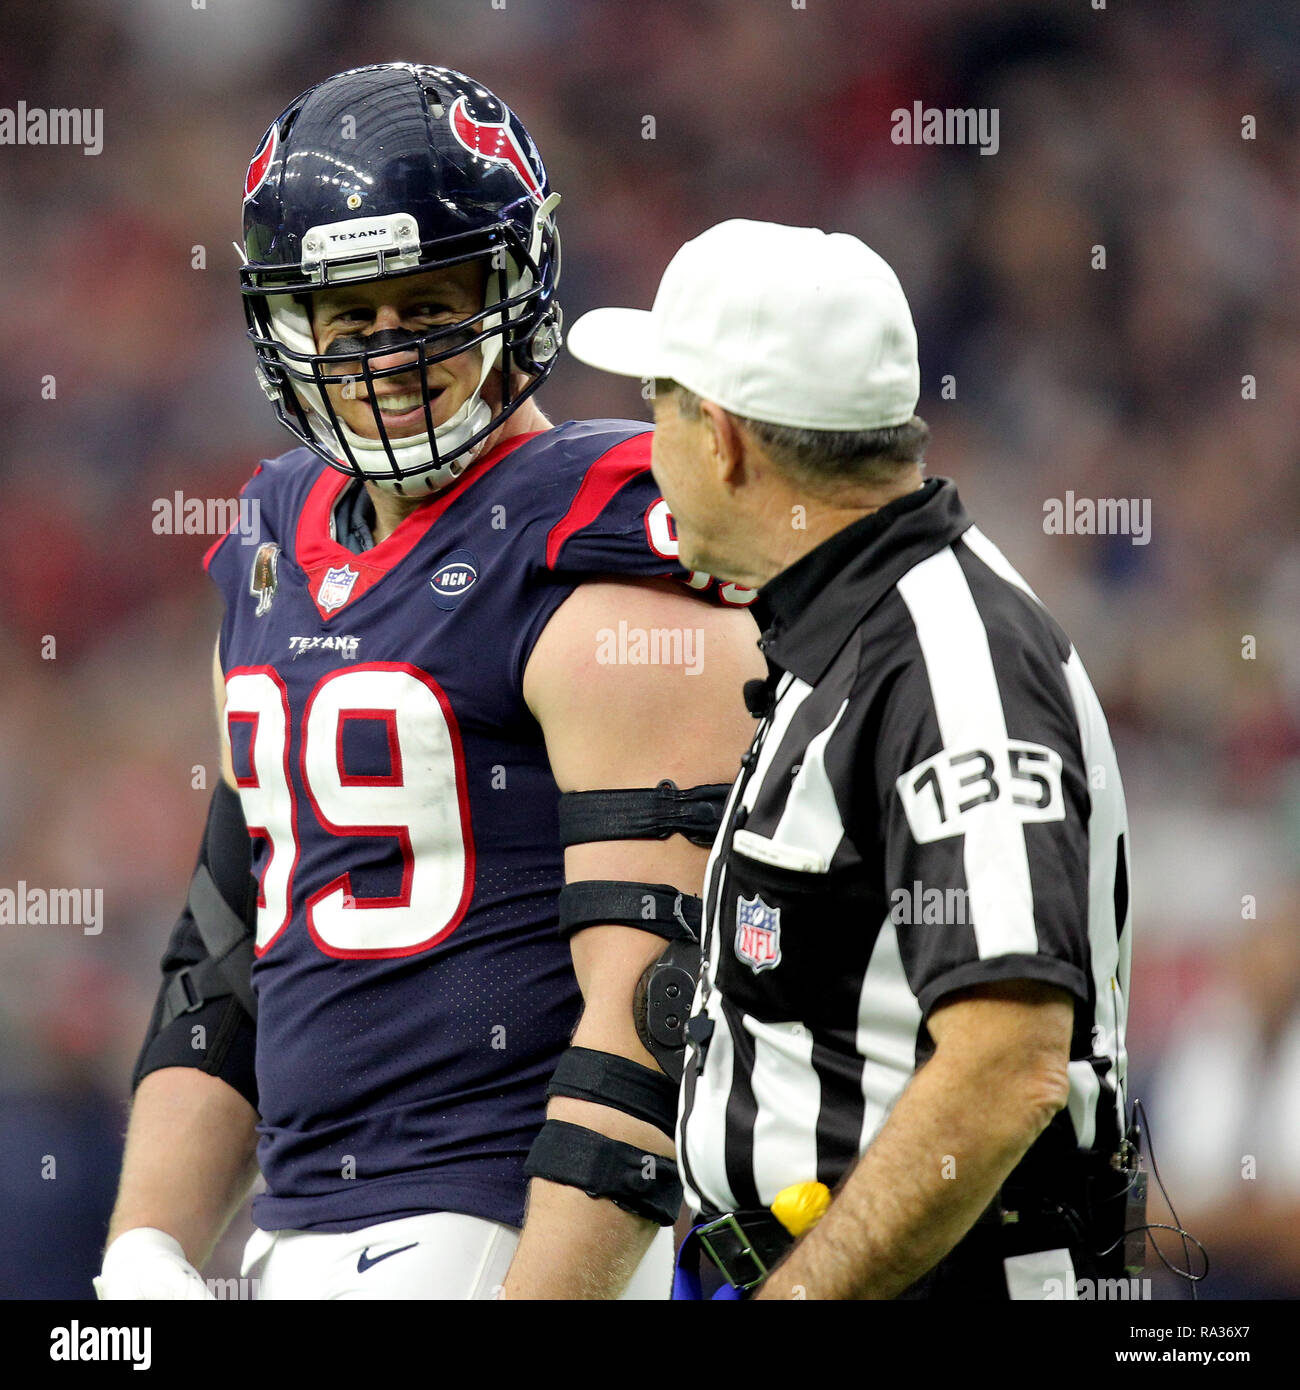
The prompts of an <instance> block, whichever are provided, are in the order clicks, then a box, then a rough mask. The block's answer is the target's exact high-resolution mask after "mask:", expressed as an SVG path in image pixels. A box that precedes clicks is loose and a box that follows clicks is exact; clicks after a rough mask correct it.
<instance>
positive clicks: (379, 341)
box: [321, 324, 480, 366]
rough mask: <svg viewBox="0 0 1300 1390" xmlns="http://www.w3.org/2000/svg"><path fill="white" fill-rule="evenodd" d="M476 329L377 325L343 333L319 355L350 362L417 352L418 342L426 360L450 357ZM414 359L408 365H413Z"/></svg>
mask: <svg viewBox="0 0 1300 1390" xmlns="http://www.w3.org/2000/svg"><path fill="white" fill-rule="evenodd" d="M479 331H480V330H479V329H478V328H460V327H458V326H457V325H455V324H447V325H446V326H445V327H444V326H436V327H434V328H431V329H429V331H428V332H427V333H416V334H411V333H405V332H403V331H402V330H401V329H400V328H380V329H378V330H376V331H375V332H374V333H345V334H343V335H341V336H340V337H338V338H335V339H334V341H333V342H332V343H331V344H330V345H329V346H328V347H327V348H326V349H325V351H324V352H323V353H322V354H321V356H322V357H341V358H345V359H347V358H351V359H352V360H353V361H356V360H358V359H359V358H361V357H362V356H365V355H367V354H369V355H370V356H372V357H373V356H374V355H375V354H380V355H385V354H388V353H393V352H402V351H407V352H414V353H418V352H419V350H420V344H421V343H423V344H424V345H425V360H426V361H433V360H436V359H440V358H443V357H448V356H452V355H454V354H455V353H457V352H459V351H461V350H462V349H463V348H464V346H465V344H466V343H468V342H469V341H470V340H471V339H472V338H474V337H475V336H476V335H477V333H478V332H479ZM415 365H416V364H415V363H414V362H412V363H411V366H415Z"/></svg>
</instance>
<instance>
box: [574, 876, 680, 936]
mask: <svg viewBox="0 0 1300 1390" xmlns="http://www.w3.org/2000/svg"><path fill="white" fill-rule="evenodd" d="M559 907H560V933H561V935H563V936H571V935H572V934H573V933H574V932H576V931H581V930H582V928H583V927H599V926H614V927H637V928H639V929H640V930H641V931H648V932H653V933H654V934H655V935H656V936H662V937H663V938H664V940H665V941H677V940H686V941H698V940H699V936H700V922H701V919H702V916H703V911H704V904H703V903H702V902H701V901H700V899H699V898H696V897H693V896H692V895H691V894H690V893H683V892H681V891H680V890H679V889H677V888H674V887H673V886H672V884H670V883H630V882H627V881H625V880H619V879H582V880H581V881H579V882H577V883H566V884H565V885H564V887H563V888H561V889H560V903H559Z"/></svg>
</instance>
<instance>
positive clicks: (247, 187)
mask: <svg viewBox="0 0 1300 1390" xmlns="http://www.w3.org/2000/svg"><path fill="white" fill-rule="evenodd" d="M279 148H280V127H279V124H278V123H277V124H276V125H273V126H272V127H271V129H270V130H268V131H267V132H266V139H265V140H263V141H262V145H261V148H260V149H259V150H258V152H257V153H256V154H255V155H254V156H253V162H252V163H251V164H250V165H249V166H248V173H247V174H246V175H245V177H244V201H245V202H248V200H249V199H250V198H251V197H253V196H254V194H256V192H257V190H258V189H259V188H261V186H262V185H263V184H264V183H265V182H266V176H267V174H268V173H269V172H270V170H271V162H272V160H274V159H275V152H276V150H278V149H279Z"/></svg>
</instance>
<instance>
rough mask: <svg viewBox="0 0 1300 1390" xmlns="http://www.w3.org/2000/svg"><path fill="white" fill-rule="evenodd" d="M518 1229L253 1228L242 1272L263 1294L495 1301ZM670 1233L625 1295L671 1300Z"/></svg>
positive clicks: (440, 1221)
mask: <svg viewBox="0 0 1300 1390" xmlns="http://www.w3.org/2000/svg"><path fill="white" fill-rule="evenodd" d="M518 1244H519V1232H518V1231H517V1230H515V1228H514V1227H513V1226H502V1225H499V1224H498V1223H497V1222H495V1221H486V1220H484V1219H483V1218H482V1217H478V1216H462V1215H460V1214H459V1213H457V1212H446V1211H439V1212H427V1213H424V1214H422V1215H420V1216H404V1217H401V1218H400V1219H398V1220H396V1221H384V1222H381V1223H380V1224H379V1225H376V1226H367V1227H365V1228H364V1229H363V1230H360V1231H339V1232H332V1231H261V1230H258V1231H254V1232H253V1234H252V1236H251V1237H250V1239H249V1241H248V1244H247V1245H246V1246H245V1247H244V1262H243V1266H242V1268H241V1270H240V1274H241V1275H242V1276H243V1277H244V1278H250V1277H251V1278H252V1279H254V1280H256V1285H255V1287H256V1290H257V1297H258V1298H261V1299H309V1300H318V1299H334V1298H362V1299H455V1300H459V1299H492V1298H496V1297H497V1296H498V1294H499V1292H500V1289H501V1286H502V1284H503V1283H504V1282H505V1277H506V1270H508V1269H509V1268H510V1261H511V1260H512V1259H513V1258H514V1253H515V1246H517V1245H518ZM672 1283H673V1232H672V1227H671V1226H666V1227H664V1229H663V1230H661V1231H660V1232H659V1234H658V1235H657V1236H655V1239H654V1243H653V1244H652V1245H651V1247H650V1249H649V1250H648V1251H647V1252H646V1256H645V1258H644V1259H643V1260H642V1261H641V1263H640V1265H639V1266H638V1267H637V1271H636V1273H635V1274H634V1275H633V1276H632V1279H631V1281H630V1283H629V1284H628V1287H627V1291H626V1292H625V1293H624V1294H623V1295H622V1297H623V1298H624V1299H667V1298H668V1297H669V1296H670V1295H671V1292H672Z"/></svg>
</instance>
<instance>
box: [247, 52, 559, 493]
mask: <svg viewBox="0 0 1300 1390" xmlns="http://www.w3.org/2000/svg"><path fill="white" fill-rule="evenodd" d="M559 201H560V199H559V195H558V194H556V193H552V192H551V190H550V185H549V183H548V181H547V177H546V170H545V168H544V166H543V164H542V160H541V156H540V155H539V154H538V152H537V147H536V146H535V145H534V144H533V142H532V140H531V138H530V137H529V135H528V132H527V131H526V130H525V129H524V127H523V125H522V124H521V123H520V121H519V120H518V118H517V117H516V116H515V115H514V114H513V113H512V112H511V111H510V110H509V109H508V108H507V107H506V106H505V104H504V103H503V102H502V101H500V100H499V99H498V98H497V97H495V96H494V95H493V94H492V93H491V92H490V91H488V90H487V88H486V87H483V86H482V85H481V84H480V83H478V82H476V81H474V79H473V78H470V77H466V76H465V75H464V74H463V73H459V72H454V71H452V70H451V69H450V68H441V67H427V66H423V65H420V64H412V63H385V64H382V65H378V66H374V67H364V68H353V69H351V70H350V71H348V72H342V73H339V74H338V75H337V76H335V77H331V78H328V79H327V80H326V81H324V82H321V83H319V84H317V85H316V86H315V87H312V88H311V89H310V90H308V91H306V92H304V93H303V94H302V95H301V96H300V97H298V98H297V99H296V100H294V101H293V102H291V103H290V104H289V105H288V106H287V107H286V108H285V110H284V111H283V112H282V113H281V114H280V115H279V116H278V117H277V118H276V120H275V122H274V123H273V124H272V126H271V128H270V130H268V131H267V133H266V135H265V137H264V138H263V140H262V143H261V144H260V146H259V147H258V150H257V153H256V154H255V155H254V156H253V161H252V163H251V164H250V165H249V167H248V177H247V179H246V181H245V186H244V248H243V249H244V255H245V257H246V261H245V264H244V266H243V268H242V269H241V271H240V284H241V288H242V290H243V296H244V308H245V312H246V314H247V317H248V325H249V327H248V334H249V337H250V339H251V340H252V343H253V347H254V350H255V351H256V354H257V371H258V379H259V381H260V382H261V385H262V388H263V390H265V392H266V394H267V395H268V396H269V397H270V399H271V401H272V402H273V403H274V405H275V412H276V415H277V417H278V418H279V420H280V421H281V423H282V424H284V425H285V426H286V427H287V428H288V429H289V430H290V431H291V432H292V433H293V434H294V435H295V436H296V437H297V438H298V439H300V440H301V441H302V442H303V443H304V444H306V445H307V446H308V448H310V449H312V450H314V451H315V452H316V453H317V454H319V455H320V457H321V458H323V459H324V460H325V461H326V462H327V463H329V464H331V465H332V466H333V467H335V468H338V469H340V470H342V471H343V472H345V473H350V474H353V475H355V476H357V477H361V478H365V479H367V480H368V481H370V482H372V483H376V484H378V485H380V486H381V487H384V488H386V489H387V490H389V491H392V492H395V493H399V494H403V495H408V496H420V495H423V494H425V493H428V492H432V491H435V490H436V489H438V488H440V487H443V486H445V485H446V484H447V483H448V482H450V481H451V479H452V478H454V477H455V476H456V475H457V474H458V473H460V472H461V471H463V470H464V469H465V468H466V467H468V465H469V464H470V463H471V462H472V461H473V459H474V458H475V457H476V456H477V454H478V453H479V452H481V450H482V448H483V445H484V441H485V440H486V439H487V437H488V435H490V434H491V433H492V432H493V431H494V430H495V429H496V428H497V427H498V426H499V425H501V424H502V422H503V421H504V420H506V419H507V417H508V416H509V415H510V414H511V413H512V412H513V411H514V410H515V409H517V408H518V406H519V405H520V404H521V403H522V402H523V401H524V400H526V399H527V398H528V396H530V395H531V394H532V393H533V392H534V391H535V390H536V389H537V388H538V386H540V385H541V383H542V382H543V381H544V380H545V378H546V376H547V374H548V373H549V372H550V369H551V367H552V366H553V365H554V362H555V357H556V354H557V352H558V350H559V346H560V326H561V315H560V308H559V305H558V303H557V302H556V299H555V287H556V283H557V281H558V280H559V274H560V242H559V234H558V232H557V230H556V227H555V220H554V211H555V207H556V205H557V204H558V202H559ZM470 262H481V263H482V265H483V267H484V283H485V286H486V289H485V295H484V304H483V306H482V308H481V309H480V310H479V312H477V313H475V314H472V315H470V316H469V317H466V318H461V319H458V320H456V321H455V322H452V323H438V324H436V325H431V326H430V327H429V328H427V329H423V330H421V331H420V332H418V333H415V334H402V335H401V341H400V342H396V343H394V342H393V340H392V336H393V335H392V333H384V334H376V335H375V340H376V342H377V343H381V344H382V345H381V346H377V347H372V348H367V349H365V350H361V348H360V345H359V344H357V342H356V340H355V339H353V340H351V346H350V347H349V349H348V351H347V353H346V360H344V361H341V360H340V357H341V354H340V353H338V352H335V353H333V354H331V353H328V352H326V353H321V352H319V351H318V350H317V344H316V340H315V337H314V335H313V332H312V323H311V314H310V298H309V296H310V295H311V294H312V293H313V292H314V291H317V290H322V289H325V288H326V287H329V288H331V289H333V288H337V286H339V285H340V284H360V283H368V282H373V281H376V280H389V279H392V278H394V277H398V276H407V275H415V274H419V273H420V272H425V271H430V270H437V269H440V268H443V267H449V266H456V265H463V264H466V263H470ZM474 348H477V349H478V350H479V352H480V353H481V371H480V374H479V381H478V387H477V389H475V390H474V391H473V392H472V393H471V395H470V397H469V398H468V399H467V400H466V401H465V402H464V403H463V404H462V405H461V406H460V408H459V409H458V410H457V411H456V412H455V413H454V414H453V415H452V417H451V418H450V419H448V420H446V421H444V422H443V423H441V424H438V425H436V426H435V424H434V418H433V402H432V400H431V398H430V386H429V376H428V368H429V366H430V365H432V364H435V363H437V362H441V361H445V360H446V359H448V358H449V357H452V356H454V355H455V354H457V353H461V352H465V351H469V350H471V349H474ZM394 354H400V355H401V358H402V361H401V363H400V364H398V365H391V363H390V364H389V365H384V366H374V365H373V364H374V363H375V362H376V361H378V360H379V359H381V358H385V359H391V358H392V357H393V356H394ZM415 370H418V372H419V379H420V383H421V385H420V391H421V396H422V400H423V411H424V430H423V432H420V433H407V434H404V435H403V436H402V437H400V438H397V437H395V438H390V437H389V434H388V431H387V429H386V427H385V422H384V419H383V412H381V411H380V409H379V407H378V404H377V402H376V398H375V393H374V391H373V390H372V389H371V388H372V386H373V383H374V382H375V381H378V380H380V379H382V378H384V377H390V376H397V375H403V376H406V375H409V374H410V373H411V372H412V371H415ZM494 371H496V372H497V373H498V374H499V381H497V380H494V382H493V389H492V391H491V394H492V395H493V396H494V398H495V399H494V400H493V402H492V403H491V404H490V403H489V402H488V401H486V400H484V399H483V397H482V391H483V388H484V385H485V384H487V383H488V381H489V377H490V375H491V374H492V373H493V372H494ZM341 372H343V373H345V375H343V376H340V373H341ZM340 381H342V383H343V389H344V390H347V389H348V388H349V386H351V387H352V388H353V396H354V398H355V399H358V400H365V401H368V402H369V405H370V409H371V412H372V413H373V416H374V422H375V437H373V438H371V437H367V436H366V435H363V434H361V433H358V431H356V430H354V429H352V428H351V427H350V426H349V425H348V424H347V423H346V422H345V421H344V420H343V419H341V418H340V416H339V413H338V411H337V410H336V408H335V403H334V401H332V400H331V398H330V394H329V392H328V391H327V389H326V388H327V383H328V385H329V387H330V388H332V389H333V390H334V391H336V392H337V391H338V390H339V385H340ZM435 394H436V393H435ZM416 420H417V423H416V424H415V425H414V426H410V427H408V428H418V417H416Z"/></svg>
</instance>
